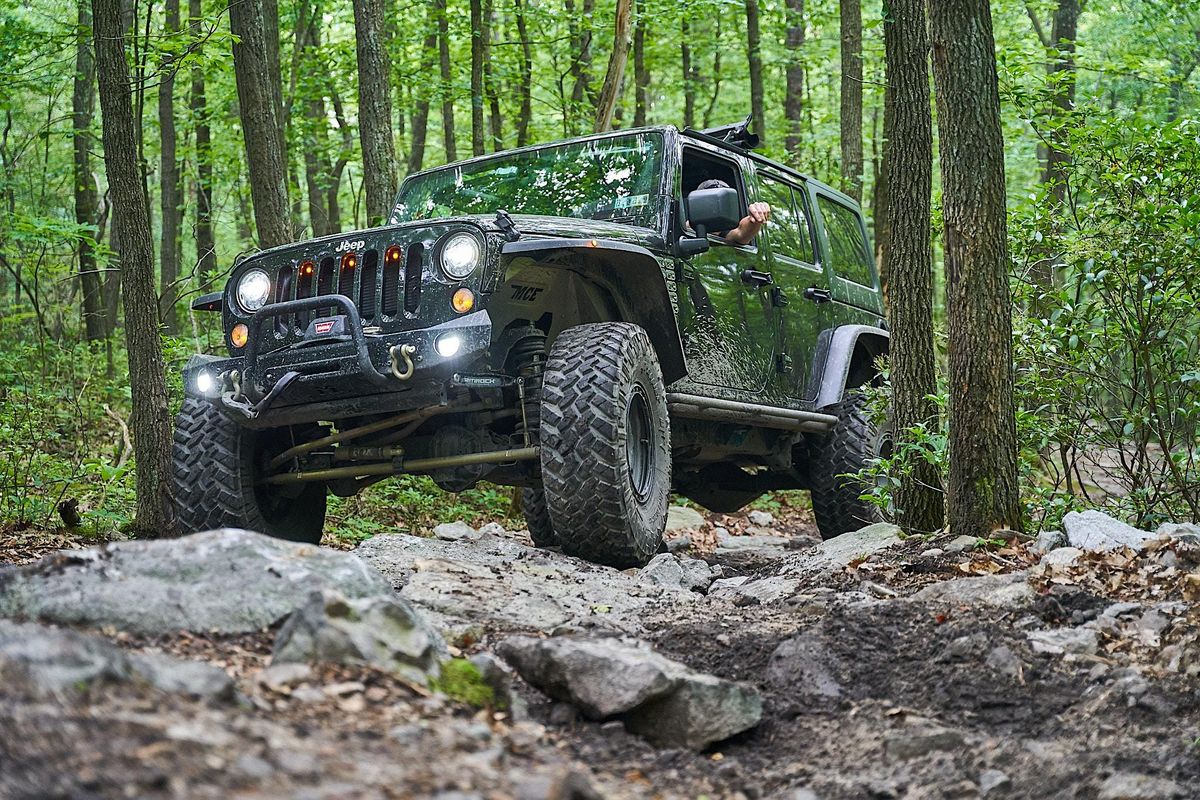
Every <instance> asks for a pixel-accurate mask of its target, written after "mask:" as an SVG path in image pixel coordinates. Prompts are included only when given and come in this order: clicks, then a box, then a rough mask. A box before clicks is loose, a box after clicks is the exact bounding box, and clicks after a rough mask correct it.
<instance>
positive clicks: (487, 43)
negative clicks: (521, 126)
mask: <svg viewBox="0 0 1200 800" xmlns="http://www.w3.org/2000/svg"><path fill="white" fill-rule="evenodd" d="M495 23H496V11H495V8H494V7H493V5H492V0H486V2H485V3H484V6H483V26H484V36H483V92H484V94H485V95H486V96H487V101H488V124H489V130H490V131H491V134H492V151H493V152H496V151H498V150H503V149H504V118H503V117H502V116H501V111H500V89H499V87H497V86H496V76H495V74H494V72H493V70H492V36H493V35H494V31H495V30H496V24H495Z"/></svg>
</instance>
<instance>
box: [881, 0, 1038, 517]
mask: <svg viewBox="0 0 1200 800" xmlns="http://www.w3.org/2000/svg"><path fill="white" fill-rule="evenodd" d="M929 15H930V22H931V24H930V35H931V38H932V42H933V76H934V82H935V84H936V87H937V120H938V141H939V147H940V153H941V164H942V209H943V210H942V215H943V218H944V220H945V251H946V321H947V327H948V334H949V337H948V338H949V362H950V442H949V455H950V477H949V486H948V488H947V507H948V509H949V517H950V530H951V532H952V533H954V534H956V535H964V534H965V535H970V536H987V535H989V534H990V533H991V532H992V531H994V530H996V529H998V528H1013V529H1017V528H1018V526H1019V525H1020V524H1021V515H1020V505H1019V494H1018V489H1017V446H1016V420H1015V416H1014V406H1013V392H1012V380H1013V369H1012V298H1011V296H1010V294H1009V287H1008V242H1007V239H1006V236H1005V224H1006V222H1005V190H1004V189H1005V187H1004V140H1003V135H1002V133H1001V128H1000V96H999V88H998V85H997V77H996V56H995V45H994V41H993V38H992V18H991V13H990V11H989V9H988V4H987V0H931V2H930V4H929ZM896 233H899V231H898V230H896V231H894V233H893V235H895V234H896ZM893 246H894V245H893Z"/></svg>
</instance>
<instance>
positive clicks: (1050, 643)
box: [1026, 627, 1100, 655]
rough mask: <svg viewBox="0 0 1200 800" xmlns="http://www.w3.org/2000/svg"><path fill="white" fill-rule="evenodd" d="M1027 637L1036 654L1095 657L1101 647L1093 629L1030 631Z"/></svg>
mask: <svg viewBox="0 0 1200 800" xmlns="http://www.w3.org/2000/svg"><path fill="white" fill-rule="evenodd" d="M1026 636H1027V637H1028V639H1029V645H1030V646H1031V647H1032V648H1033V652H1035V653H1050V654H1052V655H1059V654H1062V653H1079V654H1084V655H1093V654H1094V653H1095V652H1096V650H1098V649H1099V647H1100V642H1099V639H1098V637H1097V635H1096V631H1095V630H1093V629H1091V628H1083V627H1080V628H1051V629H1050V630H1045V631H1030V632H1029V633H1028V634H1026Z"/></svg>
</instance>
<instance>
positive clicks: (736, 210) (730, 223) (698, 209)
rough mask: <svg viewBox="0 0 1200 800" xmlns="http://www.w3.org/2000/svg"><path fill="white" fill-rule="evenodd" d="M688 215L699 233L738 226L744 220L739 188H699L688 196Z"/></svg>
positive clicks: (725, 229) (726, 229)
mask: <svg viewBox="0 0 1200 800" xmlns="http://www.w3.org/2000/svg"><path fill="white" fill-rule="evenodd" d="M687 215H688V220H689V221H690V222H691V223H692V227H693V228H695V229H696V232H697V233H701V231H702V230H704V231H728V230H732V229H734V228H736V227H737V226H738V223H739V222H741V221H742V203H741V201H740V200H739V199H738V193H737V189H728V188H722V189H697V190H696V191H694V192H692V193H690V194H689V195H688V196H687ZM701 235H703V234H701Z"/></svg>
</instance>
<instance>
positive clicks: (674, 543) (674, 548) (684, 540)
mask: <svg viewBox="0 0 1200 800" xmlns="http://www.w3.org/2000/svg"><path fill="white" fill-rule="evenodd" d="M691 549H692V537H691V536H688V535H687V534H686V533H685V534H683V535H682V536H677V537H675V538H674V539H667V552H668V553H682V552H683V551H684V550H691Z"/></svg>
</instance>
